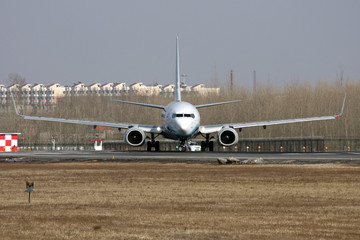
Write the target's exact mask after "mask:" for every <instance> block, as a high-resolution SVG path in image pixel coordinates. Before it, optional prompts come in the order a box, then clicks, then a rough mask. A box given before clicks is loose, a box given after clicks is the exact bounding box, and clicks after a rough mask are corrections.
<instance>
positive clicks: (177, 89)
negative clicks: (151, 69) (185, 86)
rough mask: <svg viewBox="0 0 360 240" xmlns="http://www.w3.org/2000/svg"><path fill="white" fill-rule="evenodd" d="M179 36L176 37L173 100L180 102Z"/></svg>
mask: <svg viewBox="0 0 360 240" xmlns="http://www.w3.org/2000/svg"><path fill="white" fill-rule="evenodd" d="M179 65H180V63H179V37H176V73H175V74H176V80H175V102H181V89H180V67H179Z"/></svg>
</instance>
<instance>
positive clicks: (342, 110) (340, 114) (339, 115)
mask: <svg viewBox="0 0 360 240" xmlns="http://www.w3.org/2000/svg"><path fill="white" fill-rule="evenodd" d="M345 100H346V93H345V96H344V101H343V104H342V107H341V112H340V113H339V114H338V115H335V117H336V118H337V117H341V116H342V115H343V113H344V107H345Z"/></svg>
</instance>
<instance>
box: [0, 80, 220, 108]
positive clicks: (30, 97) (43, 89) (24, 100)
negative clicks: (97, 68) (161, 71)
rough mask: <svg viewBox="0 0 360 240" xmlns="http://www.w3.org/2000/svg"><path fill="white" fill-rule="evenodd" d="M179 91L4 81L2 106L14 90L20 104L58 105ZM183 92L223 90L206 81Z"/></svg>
mask: <svg viewBox="0 0 360 240" xmlns="http://www.w3.org/2000/svg"><path fill="white" fill-rule="evenodd" d="M174 91H175V85H174V84H168V85H165V86H162V85H160V84H154V85H151V86H147V85H144V84H143V83H141V82H138V83H133V84H131V85H130V86H127V85H126V84H125V83H106V84H103V85H101V84H100V83H93V84H91V85H89V86H87V85H85V84H84V83H80V82H79V83H77V84H74V85H73V86H71V87H70V86H61V85H60V84H59V83H54V84H51V85H49V86H45V85H44V84H34V85H32V84H25V85H22V86H20V85H19V84H13V85H11V86H9V87H5V86H4V85H1V84H0V106H1V107H2V108H4V107H7V106H10V105H11V101H12V100H11V94H12V93H13V94H14V96H15V97H17V98H18V99H19V101H20V104H24V105H33V106H45V105H54V104H56V103H57V101H58V99H59V98H61V97H64V96H91V95H95V96H122V95H128V94H135V95H141V96H152V95H163V96H169V97H171V96H173V95H174ZM181 92H184V93H190V94H200V95H206V94H216V95H218V94H219V93H220V88H207V87H205V85H204V84H197V85H194V86H188V85H186V84H184V83H182V84H181Z"/></svg>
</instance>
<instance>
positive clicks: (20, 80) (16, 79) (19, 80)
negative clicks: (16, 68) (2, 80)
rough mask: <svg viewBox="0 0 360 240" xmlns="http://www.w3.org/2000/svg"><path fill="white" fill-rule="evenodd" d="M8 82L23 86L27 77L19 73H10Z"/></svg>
mask: <svg viewBox="0 0 360 240" xmlns="http://www.w3.org/2000/svg"><path fill="white" fill-rule="evenodd" d="M6 83H7V84H9V85H12V84H19V85H20V86H22V85H25V84H26V78H25V77H22V76H21V75H20V74H18V73H10V74H9V78H8V80H6Z"/></svg>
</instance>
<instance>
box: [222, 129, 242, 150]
mask: <svg viewBox="0 0 360 240" xmlns="http://www.w3.org/2000/svg"><path fill="white" fill-rule="evenodd" d="M238 141H239V136H238V134H237V132H236V130H235V129H233V128H230V127H224V128H223V129H221V130H220V131H219V132H218V142H219V143H220V144H221V145H222V146H226V147H229V146H232V145H234V144H236V143H237V142H238Z"/></svg>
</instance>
